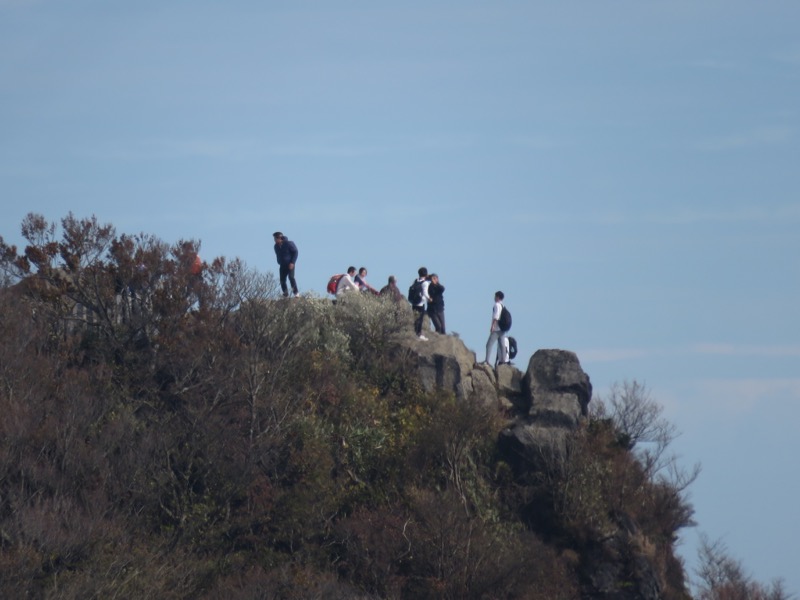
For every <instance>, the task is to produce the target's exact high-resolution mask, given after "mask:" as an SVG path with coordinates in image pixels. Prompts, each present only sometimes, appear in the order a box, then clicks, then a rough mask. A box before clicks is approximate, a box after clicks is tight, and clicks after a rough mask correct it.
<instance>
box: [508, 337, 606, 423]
mask: <svg viewBox="0 0 800 600" xmlns="http://www.w3.org/2000/svg"><path fill="white" fill-rule="evenodd" d="M522 387H523V393H524V394H525V395H526V399H527V401H528V402H529V406H530V412H529V415H530V417H531V419H532V420H535V421H538V422H540V424H543V425H548V424H549V425H555V426H558V425H561V426H563V427H569V428H574V427H577V425H578V422H579V421H580V419H581V417H585V416H586V415H587V414H588V407H589V401H590V400H591V398H592V384H591V382H590V381H589V376H588V375H587V374H586V373H585V372H584V371H583V369H582V368H581V364H580V362H579V361H578V357H577V356H576V355H575V353H574V352H569V351H567V350H537V351H536V353H535V354H534V355H533V356H532V357H531V359H530V361H529V362H528V370H527V372H526V373H525V377H524V379H523V382H522Z"/></svg>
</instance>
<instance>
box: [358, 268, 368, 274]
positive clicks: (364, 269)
mask: <svg viewBox="0 0 800 600" xmlns="http://www.w3.org/2000/svg"><path fill="white" fill-rule="evenodd" d="M366 270H367V267H361V268H360V269H359V270H358V274H359V275H361V271H366Z"/></svg>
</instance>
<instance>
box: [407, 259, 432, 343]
mask: <svg viewBox="0 0 800 600" xmlns="http://www.w3.org/2000/svg"><path fill="white" fill-rule="evenodd" d="M417 273H418V274H419V277H418V278H417V279H415V280H414V283H412V284H411V287H410V288H408V301H409V302H410V303H411V309H412V310H413V311H414V333H416V334H417V337H418V338H419V339H421V340H422V341H423V342H426V341H428V338H426V337H425V336H424V335H422V324H423V321H424V320H425V302H430V298H429V297H428V286H429V285H430V281H428V269H426V268H425V267H420V268H419V270H417Z"/></svg>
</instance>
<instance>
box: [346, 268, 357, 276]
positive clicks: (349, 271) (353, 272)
mask: <svg viewBox="0 0 800 600" xmlns="http://www.w3.org/2000/svg"><path fill="white" fill-rule="evenodd" d="M355 273H356V268H355V267H347V274H348V275H355Z"/></svg>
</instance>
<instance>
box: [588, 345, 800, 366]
mask: <svg viewBox="0 0 800 600" xmlns="http://www.w3.org/2000/svg"><path fill="white" fill-rule="evenodd" d="M681 355H683V356H693V355H701V356H720V357H726V356H729V357H752V358H798V357H800V345H797V344H783V345H781V344H776V345H766V344H731V343H727V342H698V343H695V344H691V345H689V346H681V347H670V348H660V347H649V348H634V347H624V348H613V347H608V348H585V349H583V350H580V351H579V352H578V356H580V357H581V359H582V360H586V361H591V362H619V361H625V360H635V359H640V358H653V357H675V356H681Z"/></svg>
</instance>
